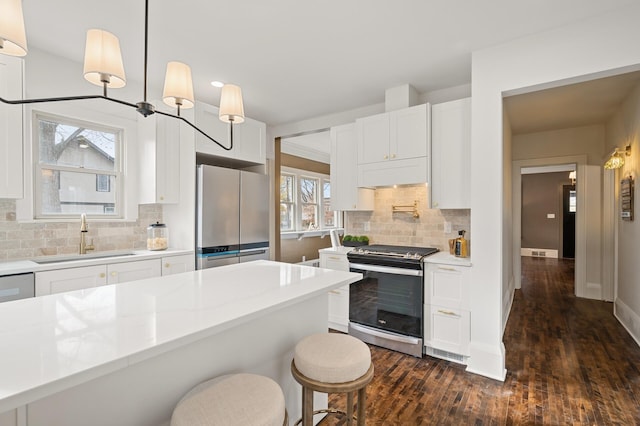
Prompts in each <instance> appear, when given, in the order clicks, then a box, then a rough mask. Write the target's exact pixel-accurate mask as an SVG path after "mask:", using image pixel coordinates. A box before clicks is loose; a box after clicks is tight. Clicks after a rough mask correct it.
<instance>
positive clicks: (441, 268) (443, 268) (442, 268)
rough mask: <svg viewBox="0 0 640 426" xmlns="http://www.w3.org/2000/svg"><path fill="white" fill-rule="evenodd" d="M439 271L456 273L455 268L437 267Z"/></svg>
mask: <svg viewBox="0 0 640 426" xmlns="http://www.w3.org/2000/svg"><path fill="white" fill-rule="evenodd" d="M438 269H440V270H441V271H449V272H458V271H457V270H456V269H455V268H445V267H444V266H438Z"/></svg>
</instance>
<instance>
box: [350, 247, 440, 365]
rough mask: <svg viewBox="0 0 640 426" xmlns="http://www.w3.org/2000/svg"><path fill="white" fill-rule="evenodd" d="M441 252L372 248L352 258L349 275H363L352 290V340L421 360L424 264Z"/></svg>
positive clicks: (365, 248)
mask: <svg viewBox="0 0 640 426" xmlns="http://www.w3.org/2000/svg"><path fill="white" fill-rule="evenodd" d="M437 251H438V249H436V248H431V247H407V246H391V245H371V246H363V247H359V248H356V249H354V250H352V251H351V252H349V253H348V254H347V258H348V259H349V270H350V271H352V272H359V273H361V274H362V275H363V278H362V280H360V281H357V282H355V283H353V284H351V287H350V289H349V334H351V335H353V336H355V337H358V338H359V339H361V340H363V341H365V342H367V343H371V344H373V345H377V346H382V347H384V348H388V349H392V350H396V351H399V352H403V353H406V354H409V355H413V356H416V357H422V349H423V337H424V333H423V324H424V320H423V309H424V307H423V304H424V283H423V267H422V266H423V262H422V260H423V259H424V257H425V256H429V255H430V254H433V253H436V252H437Z"/></svg>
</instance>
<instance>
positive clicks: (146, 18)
mask: <svg viewBox="0 0 640 426" xmlns="http://www.w3.org/2000/svg"><path fill="white" fill-rule="evenodd" d="M148 58H149V0H145V2H144V102H147V63H148Z"/></svg>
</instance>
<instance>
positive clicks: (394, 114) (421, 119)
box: [356, 104, 430, 187]
mask: <svg viewBox="0 0 640 426" xmlns="http://www.w3.org/2000/svg"><path fill="white" fill-rule="evenodd" d="M356 132H357V141H358V186H361V187H368V186H390V185H401V184H416V183H426V182H427V179H428V176H429V174H428V161H427V155H428V153H429V136H430V132H429V104H422V105H417V106H414V107H409V108H404V109H400V110H397V111H390V112H386V113H384V114H378V115H374V116H371V117H364V118H361V119H358V120H356Z"/></svg>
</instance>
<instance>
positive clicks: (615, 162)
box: [604, 145, 631, 170]
mask: <svg viewBox="0 0 640 426" xmlns="http://www.w3.org/2000/svg"><path fill="white" fill-rule="evenodd" d="M623 154H624V155H623ZM630 155H631V145H627V146H626V147H625V148H624V150H619V149H618V148H615V149H614V150H613V151H612V152H611V154H609V159H608V160H607V162H606V163H604V168H605V169H609V170H613V169H619V168H620V167H622V166H624V157H628V156H630Z"/></svg>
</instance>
